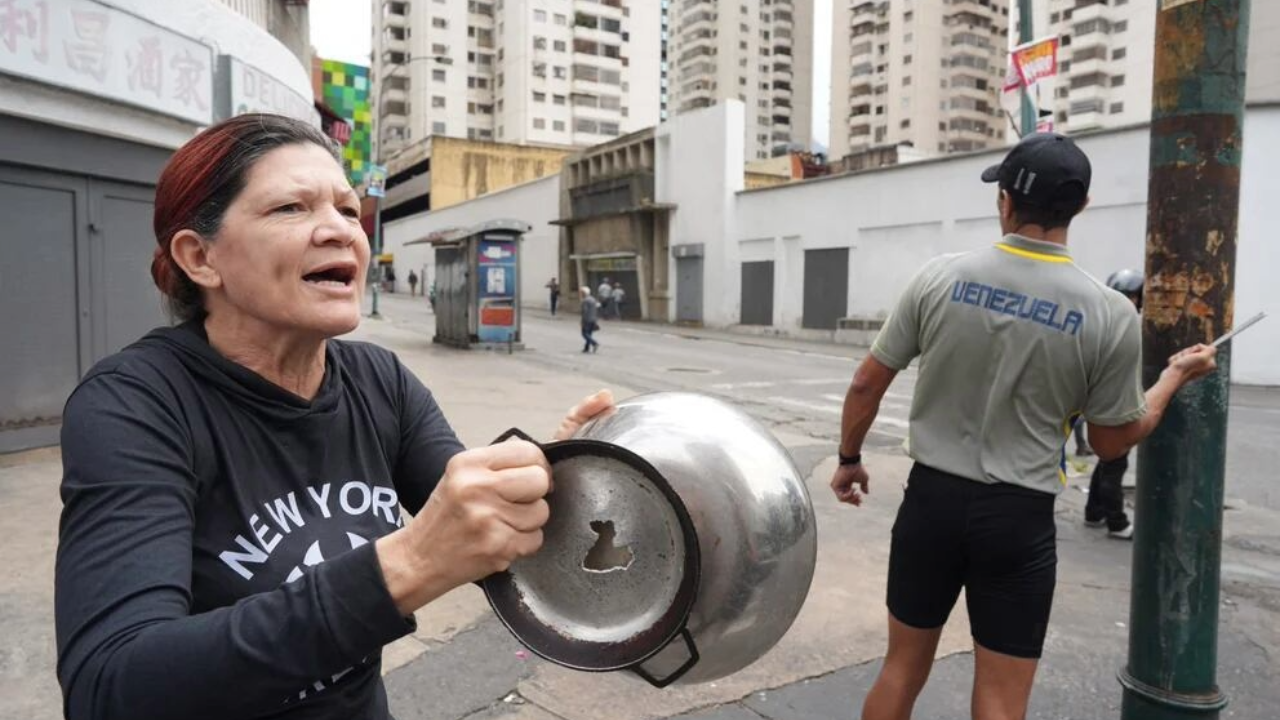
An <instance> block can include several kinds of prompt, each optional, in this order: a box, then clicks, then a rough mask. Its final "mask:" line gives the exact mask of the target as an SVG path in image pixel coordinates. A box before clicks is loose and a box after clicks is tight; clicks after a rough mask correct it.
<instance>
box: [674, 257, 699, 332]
mask: <svg viewBox="0 0 1280 720" xmlns="http://www.w3.org/2000/svg"><path fill="white" fill-rule="evenodd" d="M676 322H687V323H701V322H702V258H700V257H682V258H676Z"/></svg>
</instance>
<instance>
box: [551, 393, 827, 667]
mask: <svg viewBox="0 0 1280 720" xmlns="http://www.w3.org/2000/svg"><path fill="white" fill-rule="evenodd" d="M574 438H575V439H589V440H596V441H601V442H606V443H611V444H614V445H617V446H620V447H623V448H625V449H627V450H630V451H631V452H633V453H635V454H636V455H639V456H640V457H642V458H644V460H646V461H647V462H648V463H649V464H650V465H652V466H653V468H655V469H656V470H657V471H658V472H659V473H661V475H662V477H663V478H664V479H665V480H666V481H667V483H668V484H669V485H670V486H671V488H672V489H673V490H674V491H675V492H676V493H677V494H678V495H679V497H680V500H681V501H683V503H684V506H685V509H686V510H687V512H688V515H689V518H690V519H691V520H692V522H693V526H694V528H695V531H696V534H697V549H698V552H699V553H700V567H701V572H700V577H699V580H698V587H697V594H696V598H695V600H694V603H693V608H692V611H691V613H690V614H689V617H688V620H687V624H686V627H687V629H688V630H689V632H690V633H691V634H692V637H693V639H694V642H695V644H696V646H697V648H698V651H699V653H700V655H701V658H700V659H699V661H698V662H697V664H696V665H694V667H693V668H692V669H691V670H689V671H688V672H687V673H686V674H685V675H683V676H682V677H681V678H680V679H679V681H678V682H679V684H690V683H698V682H706V681H709V680H715V679H717V678H721V677H724V676H726V675H729V674H731V673H734V672H737V671H738V670H741V669H743V668H745V667H746V666H748V665H750V664H751V663H753V662H755V661H756V660H758V659H759V658H760V657H761V656H763V655H764V654H765V653H766V652H768V651H769V649H770V648H772V647H773V646H774V645H775V644H776V643H777V642H778V640H780V639H781V638H782V636H783V635H785V634H786V632H787V630H788V629H789V628H790V627H791V624H792V622H793V621H794V620H795V618H796V616H797V615H798V614H799V613H800V608H801V606H802V605H803V604H804V600H805V597H806V596H807V595H808V592H809V585H810V583H811V582H812V580H813V572H814V565H815V563H816V560H817V527H816V525H815V520H814V514H813V506H812V503H811V502H810V499H809V494H808V491H807V490H806V488H805V486H804V480H803V478H801V477H800V473H799V471H798V470H797V469H796V467H795V464H794V463H793V462H792V460H791V456H790V454H789V453H788V452H787V450H786V448H784V447H783V446H782V444H781V443H779V442H778V440H777V439H776V438H774V437H773V435H772V434H770V433H769V432H768V430H767V429H765V428H764V427H763V426H762V425H761V424H760V423H758V422H757V421H756V420H754V419H753V418H751V417H750V416H748V415H747V414H746V413H744V412H742V411H741V410H739V409H737V408H735V407H733V406H731V405H728V404H727V403H724V402H722V401H720V400H717V399H714V398H711V397H707V396H703V395H697V394H692V393H653V394H649V395H641V396H637V397H635V398H632V399H629V400H627V401H625V402H622V403H619V404H618V406H617V409H616V411H614V412H612V413H610V414H608V415H606V416H604V417H600V418H596V419H594V420H592V421H591V422H589V423H587V424H586V425H584V426H583V427H582V428H581V429H580V430H579V431H578V433H577V434H576V435H575V436H574ZM688 658H689V653H688V650H687V648H686V647H685V644H684V643H682V642H679V641H677V642H672V643H670V644H669V645H667V646H666V647H665V648H663V649H662V650H661V651H660V652H659V653H657V654H656V655H654V656H653V657H651V658H649V659H648V660H646V661H645V662H644V664H643V666H644V669H645V670H646V671H648V672H650V673H653V674H655V675H659V676H662V675H666V674H669V673H671V672H674V671H675V670H676V669H677V668H679V667H680V666H681V665H682V664H684V663H685V662H686V661H687V660H688Z"/></svg>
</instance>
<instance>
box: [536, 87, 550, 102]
mask: <svg viewBox="0 0 1280 720" xmlns="http://www.w3.org/2000/svg"><path fill="white" fill-rule="evenodd" d="M533 101H534V102H537V103H544V102H546V101H547V94H546V93H544V92H538V91H536V90H535V91H534V93H533Z"/></svg>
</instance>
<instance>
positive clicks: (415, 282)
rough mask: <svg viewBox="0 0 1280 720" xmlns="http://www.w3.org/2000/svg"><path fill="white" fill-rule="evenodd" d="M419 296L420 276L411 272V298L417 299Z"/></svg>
mask: <svg viewBox="0 0 1280 720" xmlns="http://www.w3.org/2000/svg"><path fill="white" fill-rule="evenodd" d="M417 295H418V275H417V273H415V272H414V271H412V270H410V271H409V297H417Z"/></svg>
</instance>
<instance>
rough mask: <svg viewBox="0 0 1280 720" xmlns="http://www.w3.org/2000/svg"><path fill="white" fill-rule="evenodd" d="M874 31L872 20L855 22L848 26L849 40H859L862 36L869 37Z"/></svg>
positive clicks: (874, 25)
mask: <svg viewBox="0 0 1280 720" xmlns="http://www.w3.org/2000/svg"><path fill="white" fill-rule="evenodd" d="M875 31H876V24H875V22H874V21H872V20H862V21H855V22H854V23H853V24H852V25H850V26H849V39H850V40H853V39H855V38H860V37H862V36H863V35H871V34H873V33H875Z"/></svg>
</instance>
